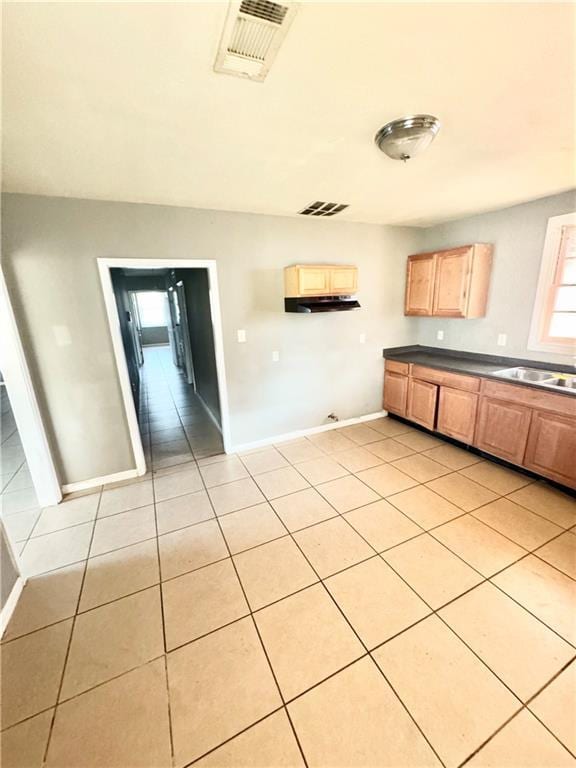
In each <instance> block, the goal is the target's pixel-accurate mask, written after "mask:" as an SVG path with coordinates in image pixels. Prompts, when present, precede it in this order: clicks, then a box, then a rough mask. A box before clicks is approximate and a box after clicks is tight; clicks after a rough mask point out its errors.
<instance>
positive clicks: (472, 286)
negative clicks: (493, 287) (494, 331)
mask: <svg viewBox="0 0 576 768" xmlns="http://www.w3.org/2000/svg"><path fill="white" fill-rule="evenodd" d="M491 267H492V246H491V245H488V244H486V243H477V244H475V245H467V246H463V247H462V248H452V249H450V250H444V251H437V252H435V253H424V254H417V255H415V256H409V257H408V267H407V276H406V302H405V311H404V314H406V315H424V316H433V317H463V318H472V317H483V316H484V315H485V314H486V304H487V300H488V287H489V284H490V271H491Z"/></svg>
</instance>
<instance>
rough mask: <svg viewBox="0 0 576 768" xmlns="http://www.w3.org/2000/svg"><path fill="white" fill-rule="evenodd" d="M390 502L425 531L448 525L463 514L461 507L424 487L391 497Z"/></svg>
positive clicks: (417, 486) (419, 486) (417, 487)
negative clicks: (444, 524)
mask: <svg viewBox="0 0 576 768" xmlns="http://www.w3.org/2000/svg"><path fill="white" fill-rule="evenodd" d="M388 501H389V502H390V504H393V505H394V506H395V507H397V508H398V509H400V510H401V511H402V512H404V514H405V515H408V517H409V518H410V519H411V520H413V521H414V522H415V523H418V525H419V526H420V527H421V528H424V529H425V530H429V529H430V528H435V527H436V526H437V525H442V524H443V523H447V522H448V521H449V520H453V519H454V518H455V517H460V515H462V514H463V512H462V510H461V509H460V507H457V506H455V505H454V504H452V503H451V502H450V501H448V499H445V498H443V497H442V496H438V494H437V493H434V491H431V490H430V488H426V486H424V485H416V486H415V487H414V488H408V490H407V491H402V492H401V493H396V494H394V495H392V496H389V497H388Z"/></svg>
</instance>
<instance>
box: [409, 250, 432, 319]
mask: <svg viewBox="0 0 576 768" xmlns="http://www.w3.org/2000/svg"><path fill="white" fill-rule="evenodd" d="M435 260H436V254H434V253H425V254H422V255H418V256H409V257H408V265H407V268H406V297H405V301H404V314H405V315H431V314H432V305H433V301H434V270H435Z"/></svg>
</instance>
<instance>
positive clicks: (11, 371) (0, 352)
mask: <svg viewBox="0 0 576 768" xmlns="http://www.w3.org/2000/svg"><path fill="white" fill-rule="evenodd" d="M0 328H1V329H2V332H1V333H0V369H1V370H2V375H3V377H4V381H5V383H6V390H7V392H8V397H9V399H10V405H11V408H12V412H13V414H14V419H15V421H16V426H17V427H18V434H19V436H20V440H21V442H22V447H23V449H24V455H25V456H26V462H27V464H28V469H29V470H30V476H31V477H32V482H33V484H34V490H35V491H36V496H37V498H38V503H39V505H40V506H41V507H49V506H52V505H54V504H58V502H59V501H61V499H62V492H61V490H60V481H59V479H58V475H57V473H56V468H55V467H54V462H53V460H52V453H51V451H50V445H49V443H48V438H47V436H46V431H45V429H44V424H43V422H42V416H41V414H40V408H39V407H38V401H37V399H36V394H35V392H34V386H33V384H32V379H31V377H30V371H29V370H28V364H27V362H26V356H25V354H24V349H23V347H22V342H21V340H20V336H19V333H18V326H17V323H16V318H15V316H14V311H13V309H12V305H11V303H10V295H9V293H8V288H7V286H6V280H5V279H4V273H3V271H2V269H1V268H0Z"/></svg>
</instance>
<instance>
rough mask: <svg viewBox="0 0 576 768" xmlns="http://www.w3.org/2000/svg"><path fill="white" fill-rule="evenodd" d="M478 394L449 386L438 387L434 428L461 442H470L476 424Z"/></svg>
mask: <svg viewBox="0 0 576 768" xmlns="http://www.w3.org/2000/svg"><path fill="white" fill-rule="evenodd" d="M477 410H478V395H477V394H475V393H474V392H465V391H464V390H460V389H452V388H451V387H440V397H439V401H438V422H437V425H436V429H437V430H438V432H441V433H442V434H443V435H448V436H449V437H453V438H455V439H456V440H461V441H462V442H463V443H468V445H471V444H472V440H473V439H474V428H475V426H476V411H477Z"/></svg>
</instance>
